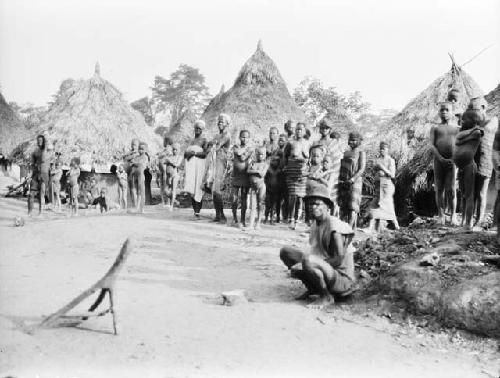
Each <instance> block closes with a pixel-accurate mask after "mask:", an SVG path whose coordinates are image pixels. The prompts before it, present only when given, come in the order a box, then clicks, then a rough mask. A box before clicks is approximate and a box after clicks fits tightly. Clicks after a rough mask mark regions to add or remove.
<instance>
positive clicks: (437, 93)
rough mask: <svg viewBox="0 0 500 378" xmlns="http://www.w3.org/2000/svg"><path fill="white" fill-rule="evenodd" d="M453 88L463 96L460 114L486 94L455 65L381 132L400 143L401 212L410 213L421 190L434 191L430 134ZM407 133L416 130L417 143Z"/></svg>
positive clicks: (397, 151) (398, 187)
mask: <svg viewBox="0 0 500 378" xmlns="http://www.w3.org/2000/svg"><path fill="white" fill-rule="evenodd" d="M452 88H455V89H458V90H459V91H460V94H461V96H460V102H459V103H458V104H456V106H455V111H456V112H457V113H462V112H463V111H464V110H465V109H466V107H467V104H468V103H469V101H470V99H471V98H473V97H477V96H482V95H483V91H482V90H481V89H480V88H479V86H478V85H477V84H476V82H475V81H474V80H473V79H472V78H471V77H470V76H469V75H468V74H467V73H466V72H465V71H464V70H463V69H461V68H460V67H459V66H458V65H456V64H455V62H453V64H452V67H451V70H450V71H448V72H447V73H445V74H444V75H443V76H441V77H439V78H438V79H436V80H435V81H434V82H433V83H432V84H431V85H430V86H429V87H428V88H427V89H425V90H424V91H423V92H422V93H420V94H419V95H418V96H417V97H415V98H414V99H413V100H412V101H410V103H409V104H408V105H406V106H405V108H404V109H403V110H402V111H401V112H400V113H398V114H397V115H396V116H394V118H393V119H392V120H391V121H390V122H389V123H388V127H387V130H384V131H383V133H381V134H383V135H385V136H386V137H387V138H388V139H389V140H391V141H398V140H399V141H400V142H399V143H398V145H397V146H394V147H395V148H394V155H395V158H396V162H397V165H398V173H397V176H396V204H397V208H398V209H399V211H401V212H406V209H407V204H408V203H409V202H411V199H412V197H413V196H414V195H415V194H416V193H417V192H418V191H419V190H432V174H431V173H432V156H431V150H430V148H429V133H430V129H431V127H432V126H433V125H435V124H437V123H439V122H440V121H439V116H438V110H439V109H438V107H439V102H442V101H446V98H447V95H448V92H449V91H450V89H452ZM407 130H413V131H414V133H415V139H414V140H413V141H408V140H407V138H406V133H407ZM393 144H395V143H393Z"/></svg>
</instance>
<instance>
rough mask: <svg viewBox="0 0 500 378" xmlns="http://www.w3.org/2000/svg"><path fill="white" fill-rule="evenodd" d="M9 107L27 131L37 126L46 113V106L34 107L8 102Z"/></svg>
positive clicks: (29, 104) (28, 104) (30, 104)
mask: <svg viewBox="0 0 500 378" xmlns="http://www.w3.org/2000/svg"><path fill="white" fill-rule="evenodd" d="M9 105H10V107H11V108H12V110H13V111H14V112H15V113H16V114H17V115H18V117H19V119H21V120H22V122H23V125H24V126H25V127H26V128H27V129H32V128H34V127H36V126H38V125H39V124H40V122H41V121H42V118H43V116H44V114H45V112H46V111H47V107H46V106H35V105H34V104H32V103H27V104H18V103H17V102H9Z"/></svg>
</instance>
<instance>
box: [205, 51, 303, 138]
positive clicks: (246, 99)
mask: <svg viewBox="0 0 500 378" xmlns="http://www.w3.org/2000/svg"><path fill="white" fill-rule="evenodd" d="M220 113H227V114H228V115H229V116H230V117H231V129H230V133H231V135H232V137H233V138H236V137H237V136H238V133H239V131H240V130H242V129H247V130H249V131H250V135H251V137H252V138H254V139H264V138H266V137H267V135H268V132H269V128H270V127H272V126H275V127H278V128H279V130H283V124H284V123H285V122H286V121H287V120H288V119H292V120H294V121H304V120H305V115H304V113H303V112H302V111H301V110H300V109H299V108H298V107H297V105H296V104H295V101H294V100H293V98H292V96H291V95H290V92H289V91H288V88H287V86H286V84H285V81H284V80H283V78H282V77H281V74H280V73H279V70H278V67H277V66H276V64H275V63H274V62H273V60H272V59H271V58H270V57H269V56H268V55H267V54H266V53H265V52H264V50H263V49H262V44H261V43H260V42H259V44H258V46H257V50H256V51H255V53H254V54H253V55H252V56H251V57H250V59H248V60H247V62H246V63H245V64H244V65H243V67H242V68H241V70H240V72H239V74H238V76H237V78H236V80H235V82H234V85H233V86H232V88H230V89H229V90H228V91H227V92H222V91H221V92H220V93H219V94H217V96H215V97H214V98H213V99H212V101H211V102H210V103H209V104H208V106H207V108H206V109H205V111H204V113H203V115H202V119H204V120H205V122H206V123H207V134H209V135H214V134H215V133H217V131H218V130H217V117H218V115H219V114H220Z"/></svg>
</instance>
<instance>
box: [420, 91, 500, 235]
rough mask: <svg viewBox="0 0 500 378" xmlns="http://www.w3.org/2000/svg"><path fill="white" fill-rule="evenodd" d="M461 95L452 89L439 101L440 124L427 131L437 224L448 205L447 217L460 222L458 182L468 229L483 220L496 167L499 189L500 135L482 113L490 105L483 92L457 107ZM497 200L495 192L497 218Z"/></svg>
mask: <svg viewBox="0 0 500 378" xmlns="http://www.w3.org/2000/svg"><path fill="white" fill-rule="evenodd" d="M459 96H460V92H459V91H457V90H456V89H452V90H450V92H449V93H448V96H447V98H446V100H445V101H443V102H442V103H440V106H439V117H440V119H441V123H440V124H438V125H436V126H434V127H433V128H432V129H431V132H430V143H431V149H432V152H433V155H434V185H435V194H436V204H437V207H438V217H439V221H440V223H442V224H445V223H446V210H449V212H450V219H449V222H450V223H451V224H452V225H458V221H457V216H456V208H457V194H456V192H457V184H456V183H457V181H458V187H459V189H460V192H461V194H462V204H461V208H462V226H464V227H465V228H466V230H472V229H473V228H474V227H481V226H483V223H484V221H485V210H486V203H487V194H488V186H489V182H490V179H491V176H492V173H493V172H494V171H496V172H497V176H496V187H497V190H499V189H500V176H499V167H500V158H499V151H500V134H499V133H498V119H497V118H496V117H491V118H490V117H489V116H488V114H487V113H486V110H487V107H488V104H487V102H486V100H485V99H484V97H476V98H473V99H471V100H470V102H469V104H468V106H467V109H466V110H465V111H463V112H462V111H461V110H460V109H457V108H456V107H457V105H456V104H457V103H458V100H459ZM457 179H458V180H457ZM499 201H500V199H499V198H498V196H497V203H496V205H495V213H496V217H498V216H499V211H498V207H499ZM474 215H475V216H476V217H475V221H474ZM499 241H500V238H499Z"/></svg>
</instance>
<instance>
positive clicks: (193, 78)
mask: <svg viewBox="0 0 500 378" xmlns="http://www.w3.org/2000/svg"><path fill="white" fill-rule="evenodd" d="M152 91H153V95H152V99H151V101H152V103H153V104H154V106H155V107H156V109H157V111H162V110H165V109H170V113H171V120H170V126H175V125H179V124H181V123H182V122H183V121H184V120H185V119H186V118H192V117H195V118H197V117H199V116H201V114H202V113H203V110H204V109H205V107H206V106H207V104H208V101H209V99H210V94H209V92H208V87H207V86H206V85H205V77H204V76H203V75H202V74H201V73H200V71H199V70H198V69H197V68H194V67H191V66H189V65H187V64H181V65H180V66H179V68H178V69H177V70H176V71H175V72H173V73H172V74H171V75H170V78H169V79H165V78H163V77H161V76H156V77H155V82H154V86H153V88H152Z"/></svg>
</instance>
